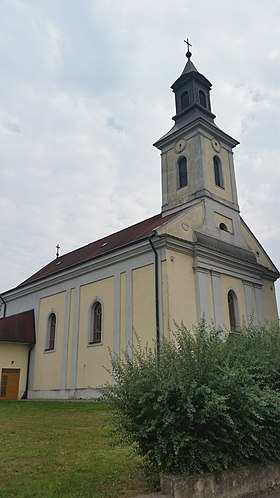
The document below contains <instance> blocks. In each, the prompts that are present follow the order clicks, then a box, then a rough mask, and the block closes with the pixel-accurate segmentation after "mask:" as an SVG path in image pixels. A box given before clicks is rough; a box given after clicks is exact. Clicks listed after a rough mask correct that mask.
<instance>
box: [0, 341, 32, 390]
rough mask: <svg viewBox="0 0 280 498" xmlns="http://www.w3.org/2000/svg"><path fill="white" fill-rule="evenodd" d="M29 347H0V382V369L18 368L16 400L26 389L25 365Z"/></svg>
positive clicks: (5, 345) (10, 345)
mask: <svg viewBox="0 0 280 498" xmlns="http://www.w3.org/2000/svg"><path fill="white" fill-rule="evenodd" d="M28 351H29V346H27V345H25V344H5V343H3V342H2V343H1V347H0V382H1V372H2V368H19V369H20V377H19V393H18V399H21V398H22V395H23V393H24V392H25V388H26V376H27V364H28Z"/></svg>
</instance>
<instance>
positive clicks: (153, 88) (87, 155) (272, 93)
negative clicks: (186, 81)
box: [0, 0, 280, 290]
mask: <svg viewBox="0 0 280 498" xmlns="http://www.w3.org/2000/svg"><path fill="white" fill-rule="evenodd" d="M279 14H280V7H279V2H278V0H277V1H276V0H270V2H269V4H267V5H264V4H263V2H261V1H260V0H257V1H255V0H254V1H253V0H248V2H245V3H244V2H243V1H242V2H241V0H236V1H234V2H233V1H229V2H227V6H226V8H225V4H224V2H222V1H221V0H214V1H213V2H211V3H209V2H206V0H198V1H197V2H193V3H187V2H185V0H172V1H171V0H166V1H165V2H162V1H161V0H154V1H153V2H150V1H149V2H148V1H147V0H143V1H142V2H138V3H137V2H131V0H120V1H119V2H116V1H114V0H94V1H92V0H81V1H80V2H77V1H73V2H70V3H69V1H68V0H60V1H59V2H58V1H57V0H28V1H19V0H2V2H1V5H0V63H1V79H0V132H1V133H0V160H1V173H2V176H1V182H0V208H1V212H2V213H4V215H3V218H2V219H3V221H2V223H1V239H0V251H1V261H2V270H1V274H0V284H1V288H2V289H1V290H6V289H7V288H10V287H12V286H14V285H16V284H18V283H19V282H20V281H22V280H23V279H24V278H26V277H28V276H29V275H30V274H32V273H33V272H35V271H36V270H37V269H38V268H39V267H41V266H43V265H44V264H46V263H47V262H48V261H49V260H50V259H52V258H54V257H55V252H56V249H55V246H56V244H57V242H59V243H60V245H61V253H65V252H67V251H70V250H72V249H74V248H76V247H78V246H80V245H81V244H86V243H88V242H90V241H92V240H95V239H96V238H99V237H101V236H103V235H106V234H108V233H111V232H112V231H115V230H117V229H121V228H123V227H124V226H128V225H130V224H131V223H134V222H137V221H139V220H141V219H143V218H145V217H148V216H151V215H153V214H155V213H157V212H159V210H160V205H161V199H160V155H159V152H158V151H157V150H156V149H155V148H153V147H152V143H153V142H154V141H155V140H157V139H158V138H159V137H160V136H162V135H163V134H164V133H166V132H167V131H168V130H169V129H170V128H171V126H172V124H173V122H172V119H171V118H172V116H173V115H174V95H173V94H172V92H171V90H170V85H171V84H172V83H173V82H174V81H175V80H176V79H177V77H178V76H179V75H180V74H181V72H182V69H183V67H184V64H185V57H184V54H185V51H186V47H185V44H184V42H183V40H184V39H186V37H187V36H188V37H189V38H190V40H191V43H192V44H193V47H192V52H193V61H194V63H195V65H196V67H197V68H198V70H199V71H201V72H202V73H203V74H204V75H205V76H206V77H207V78H209V80H210V81H212V83H213V90H212V95H211V97H212V109H213V112H214V113H215V114H216V115H217V119H216V123H217V125H218V126H219V127H221V128H222V129H223V130H224V131H225V132H226V133H228V134H230V135H233V136H234V137H235V138H237V139H238V140H240V142H241V145H240V146H238V147H237V150H236V153H235V167H236V173H237V182H238V192H239V200H240V207H241V214H242V215H243V217H244V218H245V220H246V221H247V222H248V224H249V225H250V226H251V228H252V229H253V231H255V233H256V236H257V237H259V238H260V240H261V242H263V244H264V246H265V248H266V249H267V250H268V252H269V254H271V255H273V256H274V257H275V259H276V261H275V263H276V264H278V265H279V264H280V262H279V256H278V247H279V243H280V234H279V229H278V224H277V216H275V213H277V212H278V213H279V212H280V206H279V195H278V185H279V180H280V177H279V171H280V169H279V155H280V154H279V147H280V145H279V132H280V130H279V126H280V125H279V123H280V116H279V114H280V110H279V109H280V105H279V104H280V94H279V87H280V81H279V80H280V73H279V71H278V67H279V57H280V52H279V49H278V47H279V46H280V40H279V38H280V34H279V29H278V19H279ZM277 260H278V261H277Z"/></svg>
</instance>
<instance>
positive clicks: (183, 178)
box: [178, 156, 188, 188]
mask: <svg viewBox="0 0 280 498" xmlns="http://www.w3.org/2000/svg"><path fill="white" fill-rule="evenodd" d="M186 185H188V167H187V159H186V158H185V157H184V156H183V157H180V159H179V160H178V188H182V187H185V186H186Z"/></svg>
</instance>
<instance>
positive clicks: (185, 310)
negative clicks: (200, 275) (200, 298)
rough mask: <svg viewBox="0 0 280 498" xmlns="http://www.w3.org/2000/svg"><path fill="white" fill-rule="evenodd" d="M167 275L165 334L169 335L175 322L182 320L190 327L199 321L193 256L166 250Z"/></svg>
mask: <svg viewBox="0 0 280 498" xmlns="http://www.w3.org/2000/svg"><path fill="white" fill-rule="evenodd" d="M166 266H167V269H166V276H165V278H166V279H167V282H165V289H167V292H168V302H167V299H166V300H165V305H166V306H168V305H169V315H168V311H167V310H166V312H165V317H168V320H166V321H165V335H167V336H168V329H171V330H174V328H175V325H174V322H176V323H178V324H180V323H181V322H183V323H184V325H185V326H186V327H187V328H188V329H190V330H191V329H192V326H193V324H194V323H196V321H197V311H196V291H195V279H194V272H193V258H192V256H188V255H186V254H182V253H179V252H176V251H171V250H168V251H166Z"/></svg>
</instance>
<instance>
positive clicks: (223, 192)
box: [205, 138, 233, 202]
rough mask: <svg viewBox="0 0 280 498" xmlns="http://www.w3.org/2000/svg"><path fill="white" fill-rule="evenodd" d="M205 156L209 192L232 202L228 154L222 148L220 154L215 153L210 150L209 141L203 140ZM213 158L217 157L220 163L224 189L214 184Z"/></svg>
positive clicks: (207, 139)
mask: <svg viewBox="0 0 280 498" xmlns="http://www.w3.org/2000/svg"><path fill="white" fill-rule="evenodd" d="M205 156H206V160H207V171H208V181H209V187H210V191H211V192H213V193H214V194H216V195H218V196H219V197H222V198H223V199H225V200H227V201H230V202H233V193H232V188H231V177H230V167H229V152H228V151H227V150H226V149H223V148H222V149H221V152H219V153H217V152H215V151H214V150H213V148H212V145H211V140H210V139H209V138H205ZM214 156H218V157H219V158H220V160H221V163H222V170H223V177H224V188H221V187H218V186H217V185H216V183H215V175H214V165H213V158H214Z"/></svg>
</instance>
